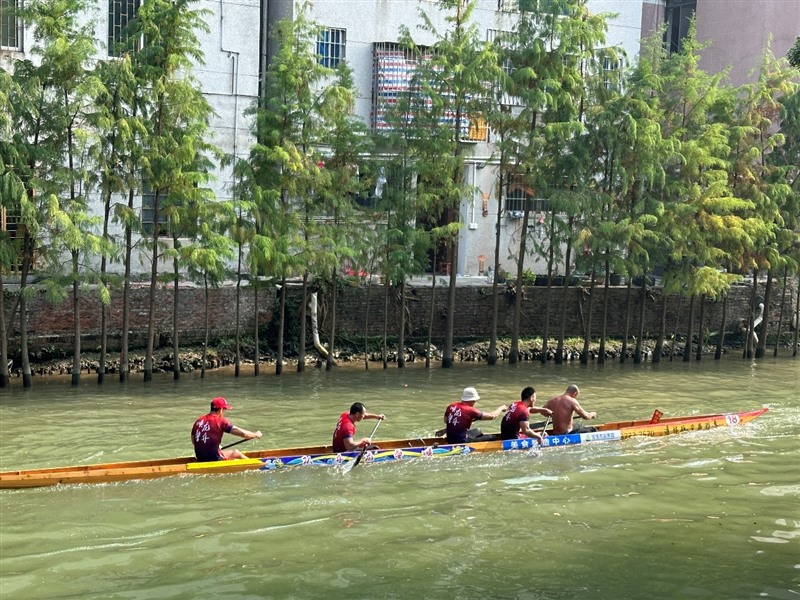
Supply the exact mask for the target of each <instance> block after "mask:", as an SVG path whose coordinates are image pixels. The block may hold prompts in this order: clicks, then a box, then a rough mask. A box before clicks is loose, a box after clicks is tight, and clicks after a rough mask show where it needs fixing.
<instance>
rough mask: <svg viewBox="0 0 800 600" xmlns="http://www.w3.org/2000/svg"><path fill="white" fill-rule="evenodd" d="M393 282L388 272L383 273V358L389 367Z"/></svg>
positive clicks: (384, 363)
mask: <svg viewBox="0 0 800 600" xmlns="http://www.w3.org/2000/svg"><path fill="white" fill-rule="evenodd" d="M391 286H392V282H391V281H390V280H389V275H388V273H384V274H383V348H382V349H381V359H382V360H383V368H384V369H388V368H389V341H388V339H389V293H390V291H391V290H390V288H391Z"/></svg>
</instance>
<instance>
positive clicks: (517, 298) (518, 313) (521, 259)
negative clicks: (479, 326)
mask: <svg viewBox="0 0 800 600" xmlns="http://www.w3.org/2000/svg"><path fill="white" fill-rule="evenodd" d="M529 218H530V206H529V204H528V203H527V202H526V203H525V212H524V213H523V215H522V233H521V234H520V236H519V254H518V255H517V277H516V283H515V285H516V289H515V290H514V291H515V294H514V324H513V326H512V328H511V348H509V351H508V364H510V365H513V364H516V363H517V362H518V361H519V327H520V322H521V321H522V274H523V273H524V272H525V251H526V245H527V244H526V242H527V240H528V235H527V233H528V219H529Z"/></svg>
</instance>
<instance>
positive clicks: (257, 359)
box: [253, 276, 277, 377]
mask: <svg viewBox="0 0 800 600" xmlns="http://www.w3.org/2000/svg"><path fill="white" fill-rule="evenodd" d="M258 284H259V282H258V276H256V278H255V280H254V281H253V377H258V376H259V375H260V374H261V344H260V340H259V336H258ZM276 372H277V367H276Z"/></svg>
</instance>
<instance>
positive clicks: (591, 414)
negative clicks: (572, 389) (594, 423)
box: [572, 400, 597, 419]
mask: <svg viewBox="0 0 800 600" xmlns="http://www.w3.org/2000/svg"><path fill="white" fill-rule="evenodd" d="M572 410H573V411H575V413H577V414H578V415H580V416H581V417H583V418H584V419H594V418H595V417H596V416H597V413H596V412H594V411H591V412H587V411H585V410H583V407H582V406H581V405H580V403H579V402H578V401H577V400H573V401H572Z"/></svg>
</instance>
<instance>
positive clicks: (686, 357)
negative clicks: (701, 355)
mask: <svg viewBox="0 0 800 600" xmlns="http://www.w3.org/2000/svg"><path fill="white" fill-rule="evenodd" d="M695 298H696V296H695V295H694V294H692V295H691V296H689V322H688V323H687V324H686V345H685V346H684V347H683V362H689V361H691V360H692V340H693V338H694V305H695Z"/></svg>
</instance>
